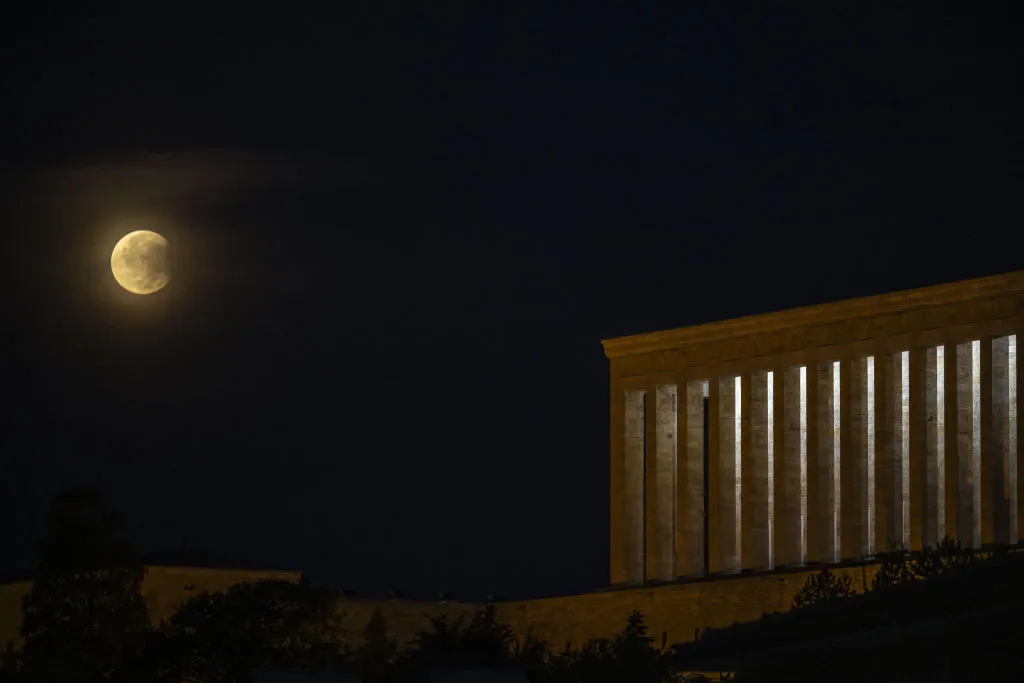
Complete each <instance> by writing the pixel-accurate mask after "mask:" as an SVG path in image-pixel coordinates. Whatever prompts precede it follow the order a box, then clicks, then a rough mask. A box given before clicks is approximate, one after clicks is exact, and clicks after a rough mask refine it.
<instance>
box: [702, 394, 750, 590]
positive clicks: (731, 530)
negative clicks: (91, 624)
mask: <svg viewBox="0 0 1024 683" xmlns="http://www.w3.org/2000/svg"><path fill="white" fill-rule="evenodd" d="M741 396H742V394H741ZM736 397H737V395H736V378H735V377H733V376H730V377H718V378H716V379H715V380H712V388H711V396H710V398H711V400H710V404H711V406H713V408H712V410H714V412H715V415H713V416H712V417H713V418H715V419H714V421H713V423H714V427H713V429H714V431H713V432H712V437H713V441H714V442H715V443H713V444H712V450H711V454H710V457H709V470H710V471H709V474H710V475H712V476H710V477H709V481H708V486H709V487H710V494H711V496H712V498H713V499H712V501H711V502H710V504H709V506H708V508H709V513H710V515H711V524H710V525H709V527H710V529H709V533H710V534H712V535H711V538H710V553H711V558H710V560H711V571H712V573H718V572H735V571H738V570H739V564H738V562H737V560H738V559H739V558H738V557H737V554H738V551H739V548H738V540H739V535H738V534H737V531H738V529H737V526H738V522H739V519H738V517H737V514H736V512H737V510H736V508H737V502H738V501H737V498H736V483H737V482H736V460H737V458H736V456H737V455H738V453H739V452H741V451H740V449H742V437H740V438H737V437H738V436H740V435H738V434H737V429H736V427H737V420H738V419H739V418H740V417H741V416H740V415H738V414H737V413H738V411H737V406H736ZM712 461H713V464H712Z"/></svg>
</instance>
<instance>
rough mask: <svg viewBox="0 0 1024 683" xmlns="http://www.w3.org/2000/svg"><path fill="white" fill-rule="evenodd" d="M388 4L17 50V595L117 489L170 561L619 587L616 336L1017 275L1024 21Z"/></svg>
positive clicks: (8, 478) (88, 22)
mask: <svg viewBox="0 0 1024 683" xmlns="http://www.w3.org/2000/svg"><path fill="white" fill-rule="evenodd" d="M136 4H138V3H136ZM386 4H387V3H383V2H367V3H364V6H365V7H367V8H373V10H372V11H369V10H368V11H366V12H363V13H362V14H359V13H355V12H353V13H352V14H348V15H340V14H338V15H329V14H323V13H321V14H312V13H309V14H307V13H305V12H298V11H297V10H296V11H295V14H293V13H292V9H291V6H290V5H289V4H287V3H286V4H283V5H281V4H279V5H276V6H275V8H274V10H273V11H270V12H261V11H258V10H254V9H252V8H249V7H245V8H244V9H239V10H238V11H236V12H233V13H232V12H227V11H220V10H217V9H214V8H212V7H210V6H209V4H208V5H207V6H206V7H204V8H203V9H202V11H200V12H196V13H193V12H191V11H186V10H185V9H183V8H182V6H180V5H178V4H176V3H175V4H170V5H167V7H168V9H167V10H166V11H163V12H157V11H155V10H152V9H151V8H149V7H148V5H149V3H142V5H146V6H147V7H146V8H144V9H136V10H134V13H131V12H127V11H125V12H122V11H116V12H115V11H111V12H110V13H108V14H103V15H99V14H97V15H86V14H84V13H83V11H82V10H65V11H62V12H52V13H49V14H44V13H43V12H42V11H41V10H39V9H36V5H35V4H32V3H30V4H29V5H27V6H31V7H33V9H32V10H26V12H38V15H36V14H25V13H23V14H22V15H19V16H14V15H9V16H7V17H5V18H4V20H3V21H0V24H2V25H3V28H2V29H0V31H2V32H3V35H2V36H0V38H2V42H3V44H4V45H5V48H4V49H5V50H8V51H11V52H12V53H11V54H9V55H8V56H7V57H5V58H4V59H5V61H4V63H5V64H6V65H7V66H8V68H6V69H5V76H4V90H5V94H4V96H3V97H4V108H3V117H2V121H3V123H2V125H0V128H2V131H0V136H2V137H0V143H2V148H0V160H2V163H3V178H2V180H3V199H4V201H5V207H6V208H5V210H4V213H3V220H2V224H3V226H2V230H3V243H2V247H0V260H2V271H0V273H2V275H0V277H2V281H0V284H2V294H0V297H2V305H3V309H2V313H3V318H2V320H0V344H2V347H0V350H2V352H3V355H2V361H3V363H2V365H0V371H2V373H3V374H2V377H0V379H2V381H0V386H2V387H3V390H4V393H5V394H6V396H7V398H8V401H7V402H6V403H7V408H6V410H5V412H4V413H3V415H2V417H0V420H3V421H4V425H3V431H2V439H3V441H2V443H0V458H2V460H0V506H2V508H0V512H2V519H4V520H5V525H4V534H3V535H4V540H3V550H2V552H0V565H2V566H0V569H2V570H16V569H21V568H26V567H30V566H31V565H32V563H33V562H34V548H33V544H34V543H35V542H36V540H37V539H38V538H39V536H40V534H41V533H42V530H43V529H42V520H43V513H44V511H45V508H46V505H47V503H48V502H49V500H50V498H51V496H52V495H53V493H54V492H55V491H57V490H59V489H61V488H64V487H68V486H72V485H76V484H98V485H100V486H102V487H104V488H105V489H106V490H107V492H108V493H109V494H110V495H111V497H112V498H113V499H114V501H115V502H116V503H117V505H118V506H119V507H120V508H121V510H122V511H123V512H124V513H125V515H126V517H127V519H128V524H129V528H130V530H131V532H132V534H133V535H134V537H135V538H136V539H137V541H138V542H139V544H140V545H141V546H142V547H143V549H144V550H147V551H158V550H163V549H166V548H169V547H173V546H178V545H181V544H182V543H185V542H188V543H190V544H194V545H198V546H203V547H206V548H209V549H210V550H212V551H217V552H221V553H225V554H229V555H233V556H238V557H244V558H248V559H250V560H251V561H253V562H257V563H262V564H265V565H273V566H281V567H288V568H300V569H304V570H307V571H308V572H309V574H310V576H311V577H312V578H313V579H315V580H319V581H325V582H329V583H332V584H334V585H338V586H342V587H348V588H351V589H355V590H358V591H360V592H362V593H364V594H380V595H383V594H385V593H386V592H387V591H388V590H389V589H392V588H400V589H403V590H405V591H406V592H407V593H408V594H410V595H412V596H416V597H423V598H432V597H434V596H435V595H436V593H437V591H439V590H447V591H453V592H455V593H456V594H457V595H459V596H461V597H468V598H472V597H480V596H481V595H483V594H486V593H489V592H490V593H498V594H501V595H504V596H508V597H518V596H535V595H546V594H557V593H562V592H568V591H583V590H589V589H592V588H594V587H596V586H599V585H601V584H602V583H603V582H604V581H605V580H606V577H607V555H608V552H607V528H608V521H607V520H608V502H607V491H608V415H607V406H608V399H607V392H608V379H607V377H608V366H607V361H606V360H605V359H604V356H603V353H602V350H601V346H600V340H601V339H602V338H608V337H613V336H618V335H624V334H632V333H639V332H645V331H652V330H656V329H664V328H672V327H681V326H686V325H690V324H695V323H701V322H707V321H711V320H718V319H723V318H728V317H734V316H738V315H744V314H751V313H758V312H765V311H769V310H775V309H781V308H788V307H792V306H798V305H803V304H811V303H819V302H824V301H829V300H833V299H837V298H845V297H851V296H860V295H867V294H873V293H879V292H883V291H888V290H891V289H894V288H904V287H915V286H923V285H928V284H937V283H939V282H944V281H948V280H953V279H959V278H965V277H973V276H980V275H986V274H993V273H998V272H1003V271H1008V270H1014V269H1017V268H1019V267H1021V265H1022V264H1021V257H1020V253H1021V252H1020V250H1019V247H1018V246H1017V244H1018V242H1017V240H1018V238H1019V233H1020V226H1021V215H1020V196H1021V195H1020V183H1021V179H1022V177H1021V176H1022V162H1021V159H1022V155H1021V152H1022V141H1021V120H1022V119H1021V113H1022V111H1021V106H1020V92H1019V91H1020V85H1021V73H1020V63H1021V62H1020V60H1019V57H1020V55H1019V52H1018V49H1017V47H1016V44H1017V43H1019V34H1018V32H1017V30H1018V28H1019V27H1020V25H1021V22H1020V19H1021V17H1020V16H1019V15H1011V14H1010V11H1009V10H1007V9H1005V8H1006V7H1009V4H1007V5H1000V4H993V5H986V7H988V9H987V10H986V11H987V12H988V14H985V15H982V14H970V15H969V14H958V15H952V14H950V15H943V14H938V13H936V12H935V11H934V8H930V7H929V6H928V5H925V4H923V3H922V4H921V5H920V8H917V7H912V6H911V5H908V4H905V3H878V4H877V5H875V3H848V4H847V5H846V6H847V9H837V8H838V7H839V6H840V5H843V4H844V3H821V4H822V5H823V6H827V7H828V9H827V10H817V11H813V12H804V11H799V12H798V11H795V10H780V9H778V8H771V9H768V8H766V7H762V8H761V9H759V10H758V11H756V12H754V11H751V10H749V9H746V8H744V7H742V6H741V5H740V4H739V3H731V2H713V3H702V4H704V5H706V6H707V7H708V9H707V10H706V11H703V12H697V11H692V10H691V11H683V8H684V7H691V6H692V5H697V4H701V3H683V2H663V3H616V4H615V5H616V6H618V5H622V6H629V7H630V9H628V10H626V9H620V10H616V11H615V12H612V11H606V10H605V9H602V8H603V7H605V4H604V3H586V4H580V5H578V6H575V7H574V9H572V10H570V9H564V10H558V9H554V7H555V6H559V7H566V8H567V7H568V6H569V3H539V2H538V3H526V2H517V3H475V4H482V5H484V6H485V7H486V9H477V10H473V11H442V10H430V11H429V12H424V11H405V10H403V11H398V10H395V11H393V12H391V13H385V12H383V11H382V9H381V8H382V7H384V6H385V5H386ZM471 4H473V3H471ZM760 4H761V3H759V5H760ZM797 4H798V5H810V4H811V3H797ZM883 4H884V5H889V7H888V8H885V9H881V6H882V5H883ZM340 5H341V6H344V7H354V6H356V5H357V3H340ZM640 5H644V6H648V7H651V8H660V10H652V11H650V12H649V13H647V12H645V11H644V10H641V9H639V8H638V7H634V6H640ZM854 5H855V6H856V9H855V10H851V9H849V7H852V6H854ZM69 6H70V5H69ZM610 6H612V5H611V4H610V3H609V4H608V7H610ZM239 7H242V6H241V5H240V6H239ZM501 8H508V9H507V11H504V10H503V9H501ZM139 227H149V228H153V229H157V230H159V231H161V232H162V233H163V234H164V235H165V236H166V237H167V238H168V239H169V240H170V242H171V245H172V249H173V250H174V252H173V255H174V259H175V271H174V278H175V279H174V280H173V281H172V283H171V285H170V286H169V287H168V288H167V289H165V290H164V291H162V292H160V293H159V294H157V295H153V296H150V297H133V296H131V295H128V294H126V293H124V292H122V291H120V290H119V289H118V288H117V287H116V285H114V283H113V280H112V279H111V276H110V271H109V265H108V259H109V253H110V249H111V248H112V246H113V244H114V242H115V241H116V239H117V238H118V237H119V236H120V235H121V234H123V233H124V232H127V231H129V230H131V229H134V228H139Z"/></svg>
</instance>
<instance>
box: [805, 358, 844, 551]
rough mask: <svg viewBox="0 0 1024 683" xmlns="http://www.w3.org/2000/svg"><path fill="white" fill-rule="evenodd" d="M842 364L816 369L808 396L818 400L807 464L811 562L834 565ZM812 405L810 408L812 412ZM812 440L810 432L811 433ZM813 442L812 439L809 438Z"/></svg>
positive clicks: (826, 365) (815, 404)
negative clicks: (831, 563) (812, 387)
mask: <svg viewBox="0 0 1024 683" xmlns="http://www.w3.org/2000/svg"><path fill="white" fill-rule="evenodd" d="M838 370H839V364H838V361H836V362H826V363H819V364H817V366H816V368H815V380H814V381H813V382H810V381H809V382H808V385H809V388H810V385H811V384H813V385H814V390H813V394H814V395H813V396H811V393H812V392H810V391H809V392H808V396H809V397H810V398H813V399H814V401H815V402H814V404H813V405H814V415H815V418H814V430H813V441H814V445H815V449H814V450H813V451H811V450H810V449H808V463H807V560H808V561H809V562H834V561H835V560H836V559H837V558H836V555H837V552H836V551H837V547H836V535H837V532H838V528H837V524H836V522H837V517H836V503H837V502H838V501H837V493H838V491H837V490H836V476H837V475H838V474H839V472H838V469H837V467H836V460H837V457H836V456H837V455H838V453H839V446H840V443H839V434H838V431H839V429H838V427H839V413H838V412H836V410H835V406H836V404H837V403H839V405H840V409H841V405H842V402H841V401H837V400H836V399H837V398H838V397H837V396H836V392H837V391H838V390H839V388H840V379H839V377H838V374H839V372H838ZM811 405H812V404H810V403H809V404H808V412H810V410H811V407H810V406H811ZM809 437H810V432H809ZM809 440H810V438H809Z"/></svg>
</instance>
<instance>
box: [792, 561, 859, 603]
mask: <svg viewBox="0 0 1024 683" xmlns="http://www.w3.org/2000/svg"><path fill="white" fill-rule="evenodd" d="M855 592H856V591H854V590H853V581H851V580H850V577H849V576H847V575H846V574H833V573H832V572H830V571H829V570H828V569H822V570H821V571H820V572H818V573H817V574H812V575H811V576H808V577H807V581H805V582H804V585H803V586H802V587H801V588H800V592H799V593H797V594H796V597H795V598H793V607H796V608H800V607H807V606H809V605H817V604H821V603H823V602H829V601H831V600H836V599H839V598H848V597H850V596H851V595H854V593H855Z"/></svg>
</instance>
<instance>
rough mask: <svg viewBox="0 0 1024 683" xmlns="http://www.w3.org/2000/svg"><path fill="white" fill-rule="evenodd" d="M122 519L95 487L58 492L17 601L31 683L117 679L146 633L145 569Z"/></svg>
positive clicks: (135, 659) (128, 670)
mask: <svg viewBox="0 0 1024 683" xmlns="http://www.w3.org/2000/svg"><path fill="white" fill-rule="evenodd" d="M120 521H121V520H120V517H119V515H118V514H117V513H116V512H115V511H114V509H113V507H112V506H111V505H110V503H109V501H108V500H107V499H106V498H105V497H104V496H103V495H102V494H101V493H100V492H99V491H97V490H95V489H77V490H72V491H66V492H64V493H61V494H59V495H58V496H57V497H56V498H55V499H54V501H53V504H52V505H51V509H50V515H49V535H48V537H47V538H46V539H45V540H44V541H43V543H42V544H41V546H40V560H39V565H38V568H37V571H36V576H35V579H34V581H33V584H32V590H31V592H30V593H29V594H28V595H27V596H26V597H25V600H24V602H23V606H22V607H23V612H24V616H23V619H22V624H21V634H22V637H23V638H24V641H25V644H24V648H23V652H22V667H23V670H24V672H25V674H26V676H27V677H28V678H30V679H32V680H41V681H47V682H48V683H57V682H59V681H72V680H73V681H118V680H125V679H128V678H131V677H134V676H137V671H136V672H133V671H132V670H133V669H134V668H135V667H137V666H138V665H139V663H140V656H141V653H142V649H143V646H144V644H145V641H146V637H147V632H148V631H149V619H148V616H147V613H146V604H145V602H143V600H142V595H141V592H140V588H141V584H142V579H143V574H144V569H143V566H142V563H141V560H140V559H139V557H138V555H137V554H136V553H135V551H134V548H133V547H132V546H131V544H130V543H129V542H128V541H127V540H125V539H124V538H123V537H122V536H121V524H120Z"/></svg>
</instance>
